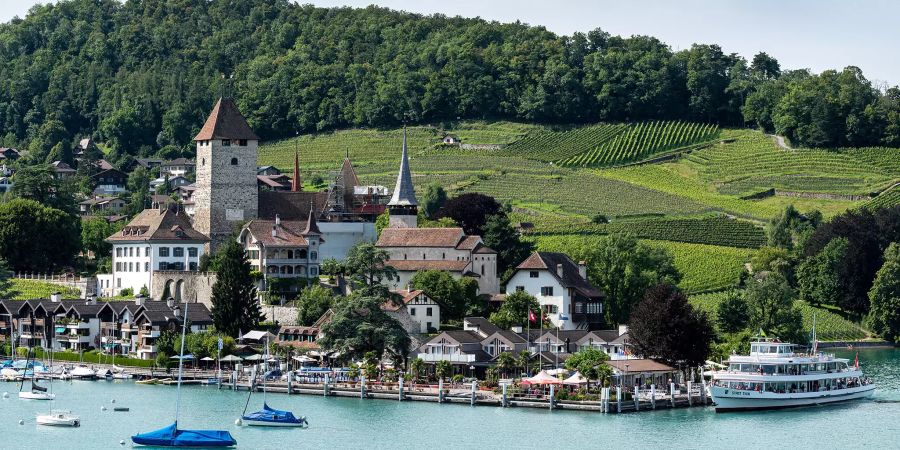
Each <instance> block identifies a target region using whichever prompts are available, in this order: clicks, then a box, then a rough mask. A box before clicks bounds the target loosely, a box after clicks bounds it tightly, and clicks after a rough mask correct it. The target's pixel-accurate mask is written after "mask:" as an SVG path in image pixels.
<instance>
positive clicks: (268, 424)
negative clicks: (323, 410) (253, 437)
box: [241, 419, 305, 428]
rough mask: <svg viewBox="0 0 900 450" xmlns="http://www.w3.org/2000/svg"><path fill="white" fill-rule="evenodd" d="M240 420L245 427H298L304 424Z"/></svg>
mask: <svg viewBox="0 0 900 450" xmlns="http://www.w3.org/2000/svg"><path fill="white" fill-rule="evenodd" d="M241 422H242V423H243V425H244V426H246V427H285V428H299V427H303V426H305V425H304V424H302V423H279V422H263V421H259V420H247V419H241Z"/></svg>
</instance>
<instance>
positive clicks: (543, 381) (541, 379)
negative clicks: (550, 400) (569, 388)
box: [522, 370, 562, 386]
mask: <svg viewBox="0 0 900 450" xmlns="http://www.w3.org/2000/svg"><path fill="white" fill-rule="evenodd" d="M522 384H524V385H532V384H533V385H537V386H544V385H550V384H556V385H560V384H562V381H560V380H559V379H558V378H555V377H553V376H551V375H550V374H548V373H547V371H546V370H542V371H540V372H538V374H537V375H535V376H533V377H531V378H525V379H523V380H522Z"/></svg>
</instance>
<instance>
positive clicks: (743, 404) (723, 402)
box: [710, 385, 875, 412]
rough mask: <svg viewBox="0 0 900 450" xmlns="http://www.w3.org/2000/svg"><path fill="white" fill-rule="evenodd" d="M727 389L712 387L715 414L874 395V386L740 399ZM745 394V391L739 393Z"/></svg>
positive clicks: (822, 403) (847, 399)
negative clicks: (843, 390)
mask: <svg viewBox="0 0 900 450" xmlns="http://www.w3.org/2000/svg"><path fill="white" fill-rule="evenodd" d="M729 391H733V390H729V389H724V388H720V387H712V388H711V389H710V394H711V397H712V400H713V402H714V403H715V405H716V412H735V411H762V410H773V409H785V408H800V407H803V406H815V405H825V404H830V403H838V402H845V401H850V400H859V399H864V398H869V397H871V396H872V394H874V393H875V385H868V386H861V387H858V388H854V389H848V390H847V392H836V391H827V392H813V393H805V394H799V395H789V394H770V393H762V394H761V393H759V392H749V394H751V395H749V396H747V395H742V396H740V397H736V396H731V395H729V394H728V393H729ZM741 393H742V394H747V391H743V392H741Z"/></svg>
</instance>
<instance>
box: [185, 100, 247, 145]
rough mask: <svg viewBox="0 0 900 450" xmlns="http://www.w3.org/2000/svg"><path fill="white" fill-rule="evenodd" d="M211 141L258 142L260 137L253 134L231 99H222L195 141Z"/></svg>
mask: <svg viewBox="0 0 900 450" xmlns="http://www.w3.org/2000/svg"><path fill="white" fill-rule="evenodd" d="M210 139H247V140H252V141H258V140H259V136H257V135H256V133H254V132H253V130H252V129H251V128H250V125H248V124H247V120H246V119H244V116H243V115H242V114H241V112H240V111H239V110H238V107H237V105H235V104H234V100H232V99H231V98H220V99H219V101H218V102H216V106H214V107H213V110H212V112H210V113H209V117H208V118H207V119H206V123H204V124H203V128H202V129H200V132H199V133H197V136H196V137H194V140H195V141H206V140H210Z"/></svg>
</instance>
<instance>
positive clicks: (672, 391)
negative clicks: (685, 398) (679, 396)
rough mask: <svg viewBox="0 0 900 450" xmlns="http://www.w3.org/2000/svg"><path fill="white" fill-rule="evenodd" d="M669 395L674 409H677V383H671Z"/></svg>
mask: <svg viewBox="0 0 900 450" xmlns="http://www.w3.org/2000/svg"><path fill="white" fill-rule="evenodd" d="M669 395H670V396H671V397H672V407H673V408H674V407H675V383H669Z"/></svg>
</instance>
